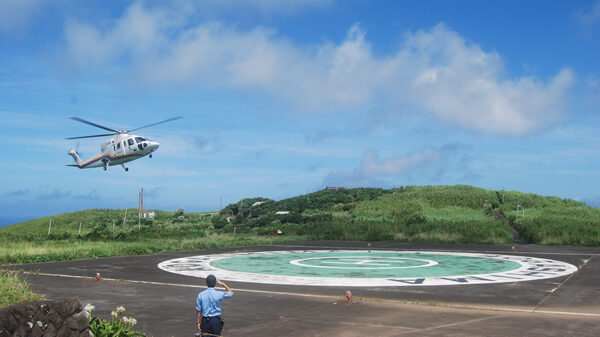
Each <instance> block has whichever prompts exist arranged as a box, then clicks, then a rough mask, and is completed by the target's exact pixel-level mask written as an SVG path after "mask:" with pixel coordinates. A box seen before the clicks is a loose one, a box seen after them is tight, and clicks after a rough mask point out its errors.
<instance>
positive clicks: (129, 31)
mask: <svg viewBox="0 0 600 337" xmlns="http://www.w3.org/2000/svg"><path fill="white" fill-rule="evenodd" d="M66 40H67V61H68V62H69V66H73V67H75V68H78V69H79V70H80V71H84V72H85V71H93V70H99V71H102V72H103V73H104V72H106V71H107V70H108V71H110V69H112V71H114V72H116V74H117V75H121V77H125V78H127V79H129V80H132V81H134V83H135V85H136V86H140V85H146V86H154V85H157V86H165V85H166V86H175V87H179V86H193V87H200V88H201V87H208V88H215V87H216V88H226V89H231V88H234V89H240V90H251V91H260V92H265V93H268V94H270V95H272V96H274V97H278V98H280V99H283V100H286V101H289V102H290V103H291V104H292V106H293V107H295V108H296V109H297V110H300V111H309V112H318V111H323V110H333V111H361V110H364V108H365V107H366V106H367V105H368V104H369V103H372V102H373V101H375V100H380V101H383V102H385V104H386V105H389V106H393V107H395V109H394V110H396V111H399V112H402V111H403V109H404V107H405V106H406V104H411V105H412V106H416V107H417V109H418V111H419V112H420V113H425V114H428V115H431V116H434V117H436V118H438V119H439V120H441V121H443V122H446V123H449V124H450V125H456V126H459V127H463V128H465V129H469V130H474V131H476V132H482V133H498V134H505V135H526V134H529V133H532V132H535V131H538V130H541V129H544V128H546V127H548V126H552V125H554V124H556V123H557V122H558V121H559V120H561V117H562V116H563V115H564V114H565V106H566V103H567V98H568V97H567V96H568V92H569V90H570V88H571V87H572V86H573V85H574V82H575V75H574V74H573V72H572V71H570V70H569V69H562V70H560V71H559V72H558V73H557V74H556V75H555V76H554V77H553V78H551V79H549V80H546V81H545V80H543V79H539V78H535V77H531V76H521V77H516V78H508V77H507V75H506V74H505V68H504V64H503V62H502V58H501V56H500V55H499V54H498V53H496V52H493V51H492V52H486V51H484V50H482V49H481V47H479V46H478V45H476V44H472V43H468V42H466V41H465V39H464V38H463V37H462V36H460V35H459V34H458V33H457V32H454V31H452V30H451V29H449V28H448V27H446V26H445V25H443V24H440V25H437V26H435V27H433V28H432V29H430V30H421V31H418V32H415V33H412V34H407V35H406V36H405V39H404V42H403V44H402V45H401V46H399V48H398V50H397V51H396V52H395V53H393V54H391V55H384V56H379V55H375V54H374V53H373V51H372V48H371V45H370V43H369V41H368V40H367V38H366V32H365V31H364V30H363V29H362V28H361V27H360V25H358V24H356V25H353V26H352V27H351V28H350V29H349V32H348V35H347V36H346V38H345V39H344V40H343V41H342V42H340V43H339V44H336V43H332V42H328V43H321V44H315V45H311V46H302V45H298V44H295V43H294V42H293V41H290V40H289V39H286V38H283V37H280V36H278V35H277V33H276V32H274V31H273V30H271V29H267V28H264V27H256V28H254V29H252V30H250V31H240V30H236V29H235V28H233V27H230V26H227V25H224V24H222V23H216V22H203V23H191V22H190V18H188V17H182V16H181V13H174V12H172V11H169V10H168V9H159V8H154V9H148V8H146V7H144V6H143V5H141V4H139V3H137V4H133V5H131V6H130V7H129V8H128V9H127V10H126V11H125V13H124V15H123V16H122V17H121V18H120V19H119V20H117V21H115V22H114V24H113V25H112V26H109V27H108V28H107V29H101V28H98V27H95V26H92V25H90V24H86V23H81V22H72V23H71V24H70V25H68V26H67V31H66ZM123 70H124V71H123Z"/></svg>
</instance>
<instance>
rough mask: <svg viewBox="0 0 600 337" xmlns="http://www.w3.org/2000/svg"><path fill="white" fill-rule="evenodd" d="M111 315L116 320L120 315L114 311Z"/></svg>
mask: <svg viewBox="0 0 600 337" xmlns="http://www.w3.org/2000/svg"><path fill="white" fill-rule="evenodd" d="M110 315H111V316H112V317H114V318H117V316H118V314H117V313H116V312H114V311H112V312H111V313H110Z"/></svg>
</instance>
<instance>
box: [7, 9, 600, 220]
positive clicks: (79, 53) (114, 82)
mask: <svg viewBox="0 0 600 337" xmlns="http://www.w3.org/2000/svg"><path fill="white" fill-rule="evenodd" d="M0 50H1V51H2V52H1V53H0V148H1V149H2V159H1V160H0V225H6V224H8V223H12V222H15V221H21V220H24V219H28V218H37V217H41V216H48V215H54V214H59V213H63V212H71V211H76V210H81V209H89V208H126V207H128V208H134V207H137V202H138V199H137V198H138V191H139V190H140V188H142V187H143V188H144V191H145V194H144V196H145V198H144V204H145V207H146V208H149V209H161V210H171V211H174V210H175V209H177V208H179V207H182V208H184V209H185V210H186V211H208V210H218V209H219V208H220V207H221V205H223V206H225V205H227V204H229V203H233V202H237V201H239V200H240V199H241V198H250V197H267V198H271V199H275V200H280V199H284V198H287V197H292V196H296V195H301V194H305V193H309V192H314V191H316V190H320V189H323V188H324V187H325V186H345V187H348V188H350V187H383V188H392V187H398V186H405V185H455V184H467V185H474V186H479V187H483V188H487V189H495V190H501V189H505V190H518V191H522V192H527V193H537V194H541V195H547V196H558V197H560V198H568V199H574V200H580V201H584V202H586V203H587V204H588V205H592V206H600V189H599V187H600V167H599V166H600V165H599V164H600V133H599V131H600V1H599V0H593V1H578V0H574V1H546V0H543V1H540V0H530V1H514V0H502V1H466V0H456V1H441V0H440V1H428V0H424V1H366V0H365V1H362V0H344V1H341V0H287V1H278V0H197V1H192V0H189V1H186V0H175V1H171V2H164V1H75V0H73V1H69V0H64V1H47V0H0ZM175 116H182V117H183V118H182V119H180V120H176V121H173V122H170V123H165V124H161V125H157V126H155V127H152V128H147V129H143V130H139V131H136V132H135V133H136V134H139V135H141V136H144V137H148V138H150V139H152V140H155V141H158V142H159V143H160V144H161V145H160V148H159V149H158V150H157V151H156V152H155V153H154V156H153V158H148V157H144V158H141V159H138V160H136V161H133V162H130V163H129V164H127V167H129V171H128V172H125V171H124V170H123V169H122V168H121V167H120V166H113V167H110V168H109V169H108V170H107V171H103V170H102V169H101V168H96V169H78V168H74V167H68V166H65V164H72V159H71V158H70V157H69V156H68V155H67V152H68V150H69V149H71V148H73V147H76V148H77V149H78V151H79V152H80V154H81V156H82V157H84V159H85V158H89V157H91V156H93V155H95V154H97V153H99V151H100V145H101V143H102V141H104V140H105V139H103V138H92V139H82V140H79V141H74V140H66V139H65V138H67V137H75V136H84V135H92V134H98V133H104V130H100V129H97V128H94V127H92V126H89V125H85V124H82V123H78V122H76V121H74V120H71V119H69V118H70V117H80V118H83V119H86V120H90V121H93V122H96V123H99V124H101V125H105V126H107V127H109V128H114V129H132V128H136V127H140V126H143V125H147V124H151V123H154V122H158V121H161V120H165V119H168V118H171V117H175ZM108 138H109V137H106V139H108Z"/></svg>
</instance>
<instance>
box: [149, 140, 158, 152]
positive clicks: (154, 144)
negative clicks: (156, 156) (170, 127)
mask: <svg viewBox="0 0 600 337" xmlns="http://www.w3.org/2000/svg"><path fill="white" fill-rule="evenodd" d="M148 147H149V148H150V151H152V152H154V151H156V149H158V148H159V147H160V144H159V143H158V142H150V145H148Z"/></svg>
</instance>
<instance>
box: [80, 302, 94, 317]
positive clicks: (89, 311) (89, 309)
mask: <svg viewBox="0 0 600 337" xmlns="http://www.w3.org/2000/svg"><path fill="white" fill-rule="evenodd" d="M94 309H96V307H94V306H93V305H91V304H89V303H88V304H86V305H85V307H84V308H83V314H84V315H85V317H86V318H87V319H90V317H91V316H92V310H94Z"/></svg>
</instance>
